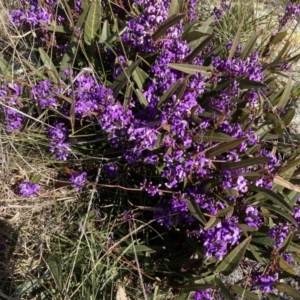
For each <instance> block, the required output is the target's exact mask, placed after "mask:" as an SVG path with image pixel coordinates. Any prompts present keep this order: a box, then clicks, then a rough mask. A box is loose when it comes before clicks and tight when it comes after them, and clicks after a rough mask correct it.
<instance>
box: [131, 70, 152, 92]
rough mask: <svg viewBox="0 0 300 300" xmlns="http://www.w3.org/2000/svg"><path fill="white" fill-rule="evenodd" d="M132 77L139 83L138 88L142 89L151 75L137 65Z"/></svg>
mask: <svg viewBox="0 0 300 300" xmlns="http://www.w3.org/2000/svg"><path fill="white" fill-rule="evenodd" d="M132 78H133V80H134V81H135V83H136V84H137V86H138V88H139V89H140V90H142V89H143V87H144V83H145V81H146V80H147V78H149V76H148V74H147V73H146V72H145V71H143V70H142V69H140V68H139V67H137V68H136V69H135V70H134V71H133V73H132Z"/></svg>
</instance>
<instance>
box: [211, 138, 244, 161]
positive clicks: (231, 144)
mask: <svg viewBox="0 0 300 300" xmlns="http://www.w3.org/2000/svg"><path fill="white" fill-rule="evenodd" d="M246 140H247V138H238V139H235V140H233V141H230V142H227V143H223V144H220V145H218V147H215V148H212V149H210V150H208V151H206V152H205V156H206V157H207V158H211V157H214V156H217V155H219V154H221V153H224V152H226V151H228V150H231V149H233V148H236V147H238V146H239V145H240V144H241V143H243V142H245V141H246Z"/></svg>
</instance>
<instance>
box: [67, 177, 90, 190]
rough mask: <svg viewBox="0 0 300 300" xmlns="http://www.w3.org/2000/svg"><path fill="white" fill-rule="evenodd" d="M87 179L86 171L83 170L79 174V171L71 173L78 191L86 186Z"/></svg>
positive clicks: (71, 180)
mask: <svg viewBox="0 0 300 300" xmlns="http://www.w3.org/2000/svg"><path fill="white" fill-rule="evenodd" d="M86 179H87V173H86V172H83V173H81V174H79V175H78V174H77V173H75V172H73V173H72V174H71V178H70V182H71V183H72V184H74V185H75V187H76V191H77V192H78V191H80V190H82V188H83V187H84V184H85V181H86Z"/></svg>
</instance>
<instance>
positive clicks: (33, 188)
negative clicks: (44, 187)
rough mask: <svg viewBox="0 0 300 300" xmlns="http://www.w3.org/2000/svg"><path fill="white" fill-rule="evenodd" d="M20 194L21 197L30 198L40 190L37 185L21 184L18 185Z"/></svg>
mask: <svg viewBox="0 0 300 300" xmlns="http://www.w3.org/2000/svg"><path fill="white" fill-rule="evenodd" d="M19 189H20V194H21V195H22V197H25V198H27V197H30V196H32V195H34V194H36V193H37V192H38V191H39V190H40V186H39V185H38V184H37V183H30V182H22V183H20V185H19Z"/></svg>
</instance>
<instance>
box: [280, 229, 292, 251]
mask: <svg viewBox="0 0 300 300" xmlns="http://www.w3.org/2000/svg"><path fill="white" fill-rule="evenodd" d="M293 236H294V233H293V232H290V233H289V234H288V236H287V237H286V238H285V239H284V241H283V242H282V244H281V246H280V248H279V251H280V252H284V251H285V250H286V249H287V248H288V247H289V245H290V243H291V242H292V240H293Z"/></svg>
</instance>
